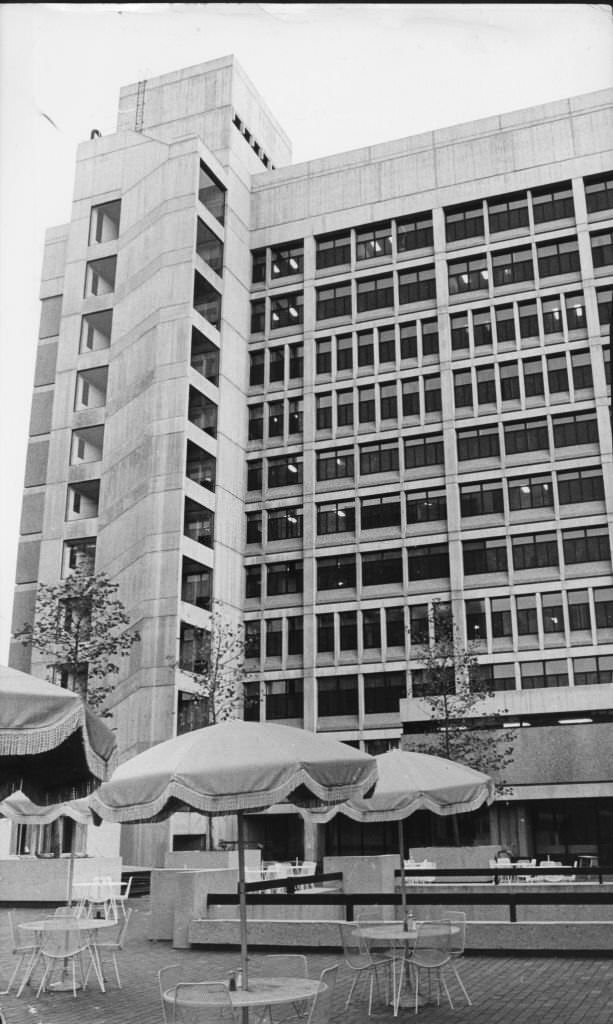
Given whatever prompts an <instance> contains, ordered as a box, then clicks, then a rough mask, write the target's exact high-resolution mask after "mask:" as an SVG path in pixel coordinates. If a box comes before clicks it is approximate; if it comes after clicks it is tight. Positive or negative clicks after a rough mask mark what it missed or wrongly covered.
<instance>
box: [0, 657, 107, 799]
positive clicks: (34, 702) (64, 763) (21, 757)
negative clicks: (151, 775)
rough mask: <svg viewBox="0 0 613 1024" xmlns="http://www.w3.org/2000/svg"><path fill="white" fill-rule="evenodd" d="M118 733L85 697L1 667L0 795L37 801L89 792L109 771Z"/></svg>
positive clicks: (71, 797)
mask: <svg viewBox="0 0 613 1024" xmlns="http://www.w3.org/2000/svg"><path fill="white" fill-rule="evenodd" d="M115 763H116V743H115V737H114V735H113V733H112V732H111V731H110V729H108V728H107V726H106V725H104V723H103V722H102V721H101V720H100V719H99V718H97V717H96V715H94V714H92V712H91V711H88V710H87V709H86V708H85V705H84V703H83V701H82V699H81V697H80V696H79V695H78V694H76V693H73V692H72V691H70V690H64V689H62V687H60V686H54V685H52V684H51V683H47V682H45V681H44V680H43V679H38V678H36V676H31V675H28V674H27V673H25V672H18V671H17V670H16V669H12V668H7V667H5V666H0V800H2V799H4V798H5V797H7V796H10V794H11V793H15V792H17V791H18V790H20V791H21V792H22V793H24V794H25V795H26V796H27V797H29V798H30V799H31V800H33V801H34V802H35V803H36V804H38V805H43V804H45V805H47V804H54V803H61V802H64V801H66V800H74V799H76V798H78V797H82V796H86V795H87V794H88V793H89V792H91V790H92V789H94V788H95V787H96V786H97V785H98V784H99V783H100V782H101V781H102V780H103V779H106V778H108V777H109V776H110V775H111V772H112V770H113V768H114V767H115Z"/></svg>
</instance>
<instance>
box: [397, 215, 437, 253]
mask: <svg viewBox="0 0 613 1024" xmlns="http://www.w3.org/2000/svg"><path fill="white" fill-rule="evenodd" d="M432 244H433V234H432V214H431V213H418V214H415V216H413V217H407V218H406V219H403V220H398V221H396V248H397V249H398V252H410V251H411V250H413V249H426V248H429V247H430V246H431V245H432Z"/></svg>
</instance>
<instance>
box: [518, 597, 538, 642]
mask: <svg viewBox="0 0 613 1024" xmlns="http://www.w3.org/2000/svg"><path fill="white" fill-rule="evenodd" d="M515 603H516V607H517V633H518V635H519V636H538V618H537V614H536V595H535V594H519V595H518V596H517V598H516V599H515Z"/></svg>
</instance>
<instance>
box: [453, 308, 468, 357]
mask: <svg viewBox="0 0 613 1024" xmlns="http://www.w3.org/2000/svg"><path fill="white" fill-rule="evenodd" d="M468 345H469V339H468V313H456V314H454V315H452V317H451V349H452V351H453V352H461V351H462V350H463V349H467V348H468Z"/></svg>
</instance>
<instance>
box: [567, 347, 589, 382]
mask: <svg viewBox="0 0 613 1024" xmlns="http://www.w3.org/2000/svg"><path fill="white" fill-rule="evenodd" d="M570 363H571V368H572V374H573V387H574V389H575V391H591V390H592V388H593V387H594V380H593V377H592V363H591V361H590V353H589V352H587V351H585V352H571V354H570Z"/></svg>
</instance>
